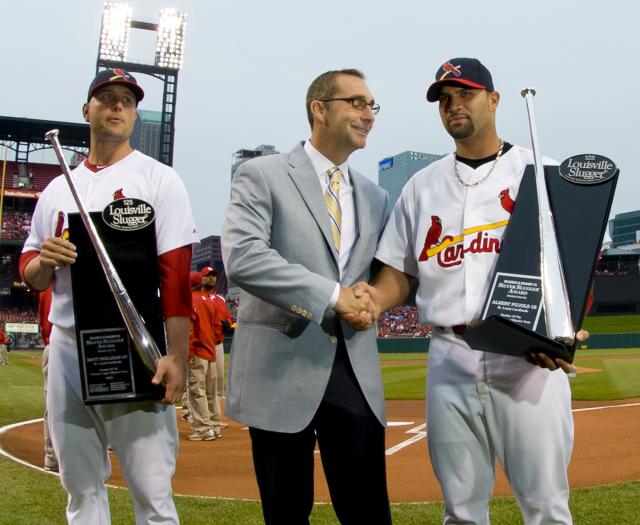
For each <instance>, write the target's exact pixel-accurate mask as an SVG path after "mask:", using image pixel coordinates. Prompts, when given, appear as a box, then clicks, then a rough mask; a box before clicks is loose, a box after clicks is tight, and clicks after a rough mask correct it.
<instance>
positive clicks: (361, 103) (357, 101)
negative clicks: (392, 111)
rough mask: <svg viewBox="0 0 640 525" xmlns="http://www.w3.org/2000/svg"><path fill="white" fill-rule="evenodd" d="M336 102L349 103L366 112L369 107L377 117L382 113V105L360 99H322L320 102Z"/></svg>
mask: <svg viewBox="0 0 640 525" xmlns="http://www.w3.org/2000/svg"><path fill="white" fill-rule="evenodd" d="M334 100H342V101H343V102H349V103H350V104H351V105H352V106H353V107H354V108H355V109H358V110H360V111H364V108H366V107H367V106H369V107H370V108H371V112H372V113H373V114H374V115H377V114H378V113H379V112H380V104H376V103H375V101H373V100H372V101H371V102H367V101H366V100H364V99H362V98H358V97H344V98H325V99H320V102H333V101H334Z"/></svg>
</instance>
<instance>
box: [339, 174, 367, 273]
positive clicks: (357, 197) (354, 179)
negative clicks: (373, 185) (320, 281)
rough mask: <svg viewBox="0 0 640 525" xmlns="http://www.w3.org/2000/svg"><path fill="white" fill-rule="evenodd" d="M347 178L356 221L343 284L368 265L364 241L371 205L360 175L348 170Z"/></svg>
mask: <svg viewBox="0 0 640 525" xmlns="http://www.w3.org/2000/svg"><path fill="white" fill-rule="evenodd" d="M349 178H350V179H351V185H352V186H353V202H354V206H355V210H354V211H355V213H354V218H355V221H356V239H355V242H354V244H353V248H352V250H351V255H350V256H349V260H348V261H347V265H346V267H345V271H344V275H343V282H349V283H350V282H353V280H354V279H356V278H357V277H358V276H359V275H361V274H362V270H363V268H362V266H363V264H366V265H368V264H369V262H370V261H367V253H366V252H367V248H368V247H367V245H366V240H367V239H368V238H369V233H370V231H371V203H370V202H369V199H368V198H367V195H366V192H365V185H364V184H363V183H362V175H360V174H359V173H358V172H356V171H355V170H352V169H350V170H349Z"/></svg>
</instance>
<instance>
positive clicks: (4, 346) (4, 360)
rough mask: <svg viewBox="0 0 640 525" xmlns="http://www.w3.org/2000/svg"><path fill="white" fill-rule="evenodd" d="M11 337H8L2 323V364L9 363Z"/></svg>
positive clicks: (0, 335)
mask: <svg viewBox="0 0 640 525" xmlns="http://www.w3.org/2000/svg"><path fill="white" fill-rule="evenodd" d="M10 344H11V339H9V338H8V337H7V334H6V333H5V331H4V323H2V324H1V325H0V365H5V366H8V365H9V349H8V346H9V345H10Z"/></svg>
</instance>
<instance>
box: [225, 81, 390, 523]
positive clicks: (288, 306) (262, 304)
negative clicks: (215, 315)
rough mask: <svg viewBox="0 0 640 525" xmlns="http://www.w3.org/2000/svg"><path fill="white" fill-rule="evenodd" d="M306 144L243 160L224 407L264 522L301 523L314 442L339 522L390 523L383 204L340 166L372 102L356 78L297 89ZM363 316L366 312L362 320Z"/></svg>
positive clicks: (231, 242)
mask: <svg viewBox="0 0 640 525" xmlns="http://www.w3.org/2000/svg"><path fill="white" fill-rule="evenodd" d="M306 105H307V115H308V118H309V123H310V124H311V138H310V139H309V140H307V141H305V142H303V143H301V144H298V145H297V146H296V147H295V148H294V149H293V150H292V151H291V152H290V153H288V154H280V155H272V156H268V157H262V158H257V159H254V160H251V161H248V162H246V163H244V164H242V165H241V166H240V167H239V169H238V171H237V172H236V174H235V176H234V178H233V181H232V184H231V202H230V204H229V207H228V209H227V214H226V220H225V224H224V227H223V233H222V253H223V258H224V263H225V268H226V271H227V275H228V276H229V278H230V279H231V280H233V281H234V282H235V283H236V284H238V285H239V286H240V288H241V289H242V294H241V296H240V309H239V311H238V323H237V329H236V332H235V335H234V339H233V346H232V350H231V361H230V369H229V387H228V392H227V402H226V407H225V409H226V413H227V415H228V416H229V417H230V418H232V419H235V420H237V421H239V422H241V423H244V424H246V425H248V426H249V430H250V434H251V441H252V449H253V460H254V467H255V471H256V478H257V481H258V487H259V489H260V495H261V498H262V508H263V513H264V517H265V521H266V523H267V525H270V524H278V525H281V524H295V525H298V524H303V523H304V524H306V523H309V522H308V517H309V514H310V512H311V508H312V506H313V464H314V449H315V444H316V439H317V442H318V445H319V448H320V455H321V459H322V464H323V468H324V471H325V475H326V478H327V483H328V485H329V491H330V493H331V499H332V502H333V506H334V509H335V511H336V514H337V516H338V519H339V520H340V522H341V523H343V524H354V525H355V524H358V525H360V524H362V523H367V524H368V525H376V524H389V523H391V515H390V510H389V499H388V495H387V488H386V474H385V456H384V451H385V447H384V425H385V424H386V416H385V408H384V395H383V389H382V379H381V373H380V364H379V360H378V352H377V348H376V337H375V330H374V329H373V328H372V327H369V329H367V330H364V331H356V330H354V329H353V328H351V327H350V326H349V325H347V324H346V323H345V322H343V321H341V320H340V315H347V314H349V313H350V312H353V313H357V312H373V310H374V308H373V304H372V302H371V300H370V298H369V296H368V295H366V294H363V295H362V296H361V297H356V296H355V294H354V293H353V291H352V290H351V288H349V286H350V285H353V284H355V283H357V282H358V281H368V280H369V278H370V265H371V261H372V259H373V256H374V254H375V251H376V246H377V243H378V239H379V237H380V234H381V231H382V228H383V227H384V224H385V222H386V219H387V216H388V214H389V204H388V196H387V194H386V192H384V190H382V189H381V188H379V187H378V186H377V185H375V184H374V183H373V182H371V181H370V180H368V179H366V178H365V177H363V176H362V175H360V174H359V173H357V172H356V171H354V170H353V169H351V168H349V166H348V157H349V155H350V154H351V153H352V152H353V151H355V150H357V149H360V148H364V146H365V143H366V139H367V135H368V134H369V132H370V131H371V128H372V126H373V122H374V120H375V115H376V113H377V112H378V111H379V109H380V106H379V105H378V104H376V103H375V102H374V99H373V96H372V94H371V92H370V91H369V89H368V88H367V86H366V84H365V82H364V76H363V75H362V73H360V72H359V71H357V70H353V69H347V70H341V71H329V72H327V73H323V74H322V75H320V76H319V77H318V78H317V79H315V80H314V81H313V83H312V84H311V86H310V87H309V90H308V92H307V100H306ZM370 315H371V316H373V313H372V314H370Z"/></svg>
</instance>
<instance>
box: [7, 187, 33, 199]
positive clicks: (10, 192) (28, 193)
mask: <svg viewBox="0 0 640 525" xmlns="http://www.w3.org/2000/svg"><path fill="white" fill-rule="evenodd" d="M4 195H5V197H22V198H24V199H37V198H38V197H40V192H39V191H35V190H17V189H15V188H5V190H4Z"/></svg>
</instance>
